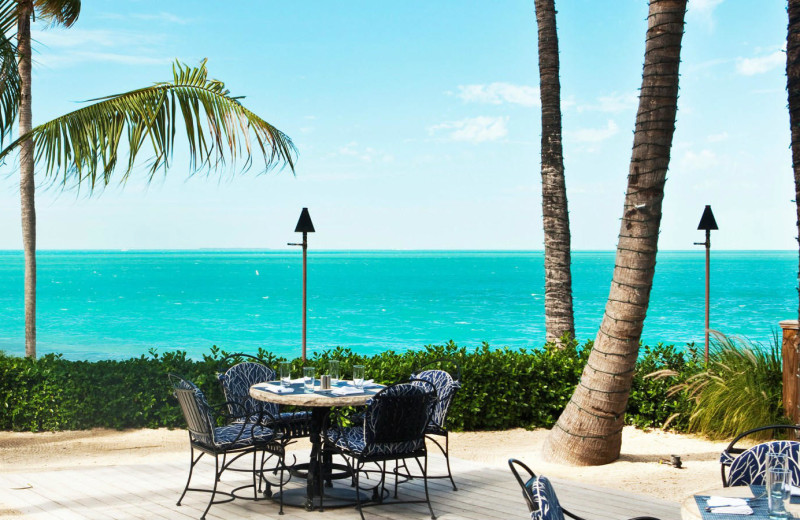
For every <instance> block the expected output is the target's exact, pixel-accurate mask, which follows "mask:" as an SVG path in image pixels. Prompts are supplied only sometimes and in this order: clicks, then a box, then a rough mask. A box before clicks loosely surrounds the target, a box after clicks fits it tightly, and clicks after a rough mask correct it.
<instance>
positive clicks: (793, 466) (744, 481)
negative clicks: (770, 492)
mask: <svg viewBox="0 0 800 520" xmlns="http://www.w3.org/2000/svg"><path fill="white" fill-rule="evenodd" d="M799 449H800V442H797V441H771V442H765V443H763V444H758V445H756V446H753V447H752V448H750V449H749V450H746V451H745V452H744V453H742V454H741V455H739V456H738V457H736V458H735V459H734V461H733V462H732V463H731V469H730V473H729V474H728V485H729V486H747V485H751V484H754V485H763V484H764V475H765V474H766V470H767V454H768V453H770V452H777V453H785V454H786V456H787V459H788V464H789V469H790V470H791V472H792V484H793V485H795V486H796V485H798V484H800V458H799V457H798V450H799Z"/></svg>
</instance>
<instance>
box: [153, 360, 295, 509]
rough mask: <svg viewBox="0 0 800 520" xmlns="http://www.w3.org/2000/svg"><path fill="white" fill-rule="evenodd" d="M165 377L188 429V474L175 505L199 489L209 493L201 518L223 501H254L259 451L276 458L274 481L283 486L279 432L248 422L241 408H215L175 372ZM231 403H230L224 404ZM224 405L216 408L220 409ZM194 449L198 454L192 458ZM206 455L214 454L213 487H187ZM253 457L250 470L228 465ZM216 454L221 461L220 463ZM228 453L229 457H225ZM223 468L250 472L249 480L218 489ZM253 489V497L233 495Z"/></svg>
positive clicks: (259, 471) (259, 470) (260, 467)
mask: <svg viewBox="0 0 800 520" xmlns="http://www.w3.org/2000/svg"><path fill="white" fill-rule="evenodd" d="M168 377H169V380H170V382H171V383H172V388H173V394H174V395H175V398H176V399H177V400H178V403H179V404H180V407H181V411H182V412H183V417H184V419H186V425H187V429H188V430H189V448H190V461H191V464H190V466H189V477H188V478H187V479H186V487H184V489H183V493H181V496H180V498H179V499H178V502H177V505H181V501H183V497H184V496H186V492H187V491H200V492H204V493H211V498H210V499H209V501H208V505H207V506H206V509H205V511H203V516H201V517H200V518H201V520H202V519H204V518H205V517H206V515H207V514H208V510H209V509H211V506H212V505H214V504H224V503H226V502H231V501H232V500H234V499H235V498H242V499H247V500H258V491H257V489H260V486H261V479H262V477H263V471H264V462H263V456H262V463H261V464H260V465H258V464H257V461H258V455H259V453H262V454H263V453H264V452H266V453H269V454H270V456H275V457H277V464H276V465H275V471H277V470H278V469H280V471H281V476H280V480H279V481H278V487H279V489H281V490H282V488H283V469H284V464H283V459H284V452H285V449H284V448H285V441H284V440H283V438H282V436H281V434H280V433H277V432H276V431H275V430H273V429H271V428H268V427H266V426H264V424H263V422H260V421H256V422H252V421H250V420H249V415H248V414H247V413H244V410H241V413H240V414H239V415H236V416H232V415H229V414H226V413H225V412H224V411H222V410H215V409H214V408H212V407H211V406H210V405H209V404H208V402H207V401H206V398H205V396H204V395H203V392H202V391H201V390H200V389H199V388H198V387H197V386H196V385H195V384H194V383H192V382H191V381H189V380H187V379H184V378H182V377H180V376H177V375H175V374H168ZM226 404H227V405H228V406H232V405H231V404H230V403H226ZM225 407H226V406H225V404H223V405H221V407H220V408H222V409H224V408H225ZM218 417H222V418H224V419H226V420H227V421H228V424H227V425H226V426H217V418H218ZM195 450H197V451H199V452H200V454H199V455H198V456H197V458H195ZM205 454H208V455H209V456H213V457H214V487H213V488H211V489H202V488H190V487H189V484H190V483H191V480H192V473H193V471H194V468H195V466H196V465H197V463H198V462H199V461H200V459H201V458H202V457H203V455H205ZM251 454H252V456H253V465H252V469H242V468H232V467H231V465H232V464H233V463H234V462H236V461H237V460H239V459H240V458H241V457H243V456H245V455H251ZM220 456H222V462H221V463H220ZM229 456H231V457H230V458H228V457H229ZM225 470H229V471H244V472H249V473H251V474H252V477H253V483H252V484H246V485H243V486H239V487H237V488H234V489H232V490H231V491H227V492H226V491H220V490H218V489H217V485H218V483H219V481H220V479H221V477H222V473H223V472H224V471H225ZM257 478H258V480H259V482H258V488H257V487H256V479H257ZM266 483H267V490H266V491H265V494H266V495H268V496H270V495H271V484H270V482H269V481H268V480H267V481H266ZM250 487H252V488H253V498H252V499H250V498H249V497H244V496H241V495H237V492H238V491H240V490H242V489H247V488H250ZM217 495H224V496H225V497H227V498H225V499H222V500H215V499H216V497H217ZM280 514H283V494H282V493H281V500H280Z"/></svg>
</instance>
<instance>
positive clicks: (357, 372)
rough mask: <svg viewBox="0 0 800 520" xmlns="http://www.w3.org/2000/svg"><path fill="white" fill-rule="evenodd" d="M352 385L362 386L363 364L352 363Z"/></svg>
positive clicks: (359, 387)
mask: <svg viewBox="0 0 800 520" xmlns="http://www.w3.org/2000/svg"><path fill="white" fill-rule="evenodd" d="M353 385H355V387H356V388H358V389H361V388H364V365H353Z"/></svg>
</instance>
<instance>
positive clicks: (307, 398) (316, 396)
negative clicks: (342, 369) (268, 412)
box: [250, 381, 384, 408]
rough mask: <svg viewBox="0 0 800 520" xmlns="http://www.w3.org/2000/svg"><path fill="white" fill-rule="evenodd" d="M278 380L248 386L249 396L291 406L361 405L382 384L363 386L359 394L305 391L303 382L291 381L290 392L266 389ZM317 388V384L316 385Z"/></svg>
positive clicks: (381, 388)
mask: <svg viewBox="0 0 800 520" xmlns="http://www.w3.org/2000/svg"><path fill="white" fill-rule="evenodd" d="M279 384H280V383H279V382H278V381H269V382H264V383H258V384H255V385H253V386H251V387H250V397H252V398H253V399H258V400H259V401H267V402H270V403H277V404H288V405H293V406H309V407H325V408H331V407H335V406H363V405H365V404H366V403H367V400H369V398H370V397H372V396H373V395H375V394H377V393H378V392H380V391H381V390H383V388H384V387H383V386H381V385H376V386H372V387H370V388H365V389H364V392H363V393H361V394H351V395H333V394H331V393H330V392H320V391H319V390H316V391H314V392H313V393H311V392H309V393H306V391H305V388H304V387H303V383H293V384H292V385H291V388H292V390H293V391H292V392H291V393H282V394H278V393H275V392H270V391H269V390H266V388H265V387H267V386H278V385H279ZM340 386H350V387H352V386H353V382H352V381H341V382H340ZM317 388H319V386H317Z"/></svg>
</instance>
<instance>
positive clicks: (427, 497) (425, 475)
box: [417, 453, 436, 520]
mask: <svg viewBox="0 0 800 520" xmlns="http://www.w3.org/2000/svg"><path fill="white" fill-rule="evenodd" d="M417 462H419V459H417ZM422 480H423V482H425V500H427V501H428V509H430V510H431V520H436V515H435V514H433V506H432V505H431V497H430V495H429V494H428V454H427V453H425V469H423V470H422Z"/></svg>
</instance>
